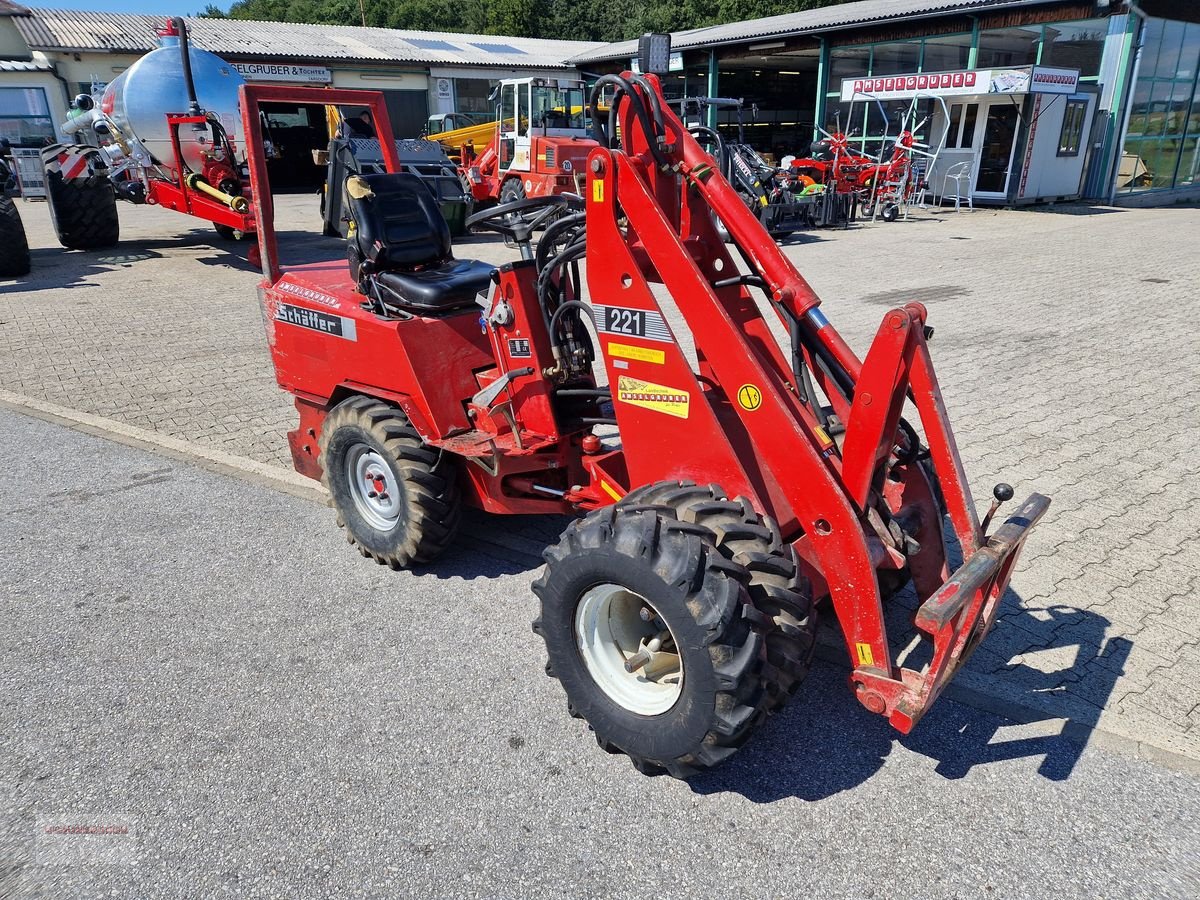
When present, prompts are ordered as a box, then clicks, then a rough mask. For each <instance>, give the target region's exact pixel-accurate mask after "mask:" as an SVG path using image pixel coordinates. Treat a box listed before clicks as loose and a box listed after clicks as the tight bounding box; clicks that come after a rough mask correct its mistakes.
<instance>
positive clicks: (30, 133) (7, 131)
mask: <svg viewBox="0 0 1200 900" xmlns="http://www.w3.org/2000/svg"><path fill="white" fill-rule="evenodd" d="M0 138H4V139H6V140H7V141H8V142H9V143H10V144H12V145H13V146H14V147H42V146H45V145H46V144H48V143H52V142H53V141H54V138H55V134H54V123H53V122H51V121H50V106H49V105H48V104H47V103H46V92H45V90H43V89H42V88H40V87H31V88H21V87H5V88H0Z"/></svg>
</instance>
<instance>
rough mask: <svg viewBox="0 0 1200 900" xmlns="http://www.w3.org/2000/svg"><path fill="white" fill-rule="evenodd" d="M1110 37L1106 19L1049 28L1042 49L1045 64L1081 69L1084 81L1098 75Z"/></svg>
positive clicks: (1060, 24)
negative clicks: (1106, 41) (1106, 37)
mask: <svg viewBox="0 0 1200 900" xmlns="http://www.w3.org/2000/svg"><path fill="white" fill-rule="evenodd" d="M1107 34H1108V20H1107V19H1091V20H1089V21H1086V22H1067V23H1063V22H1057V23H1055V24H1053V25H1047V26H1046V37H1045V43H1044V45H1043V47H1042V65H1043V66H1058V67H1059V68H1063V69H1078V70H1079V74H1080V76H1081V77H1084V78H1087V77H1089V76H1094V75H1099V74H1100V58H1101V57H1102V56H1103V55H1104V38H1105V36H1106V35H1107Z"/></svg>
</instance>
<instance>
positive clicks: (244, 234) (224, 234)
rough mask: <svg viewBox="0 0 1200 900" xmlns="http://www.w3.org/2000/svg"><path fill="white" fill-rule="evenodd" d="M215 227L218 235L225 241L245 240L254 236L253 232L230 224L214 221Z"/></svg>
mask: <svg viewBox="0 0 1200 900" xmlns="http://www.w3.org/2000/svg"><path fill="white" fill-rule="evenodd" d="M213 228H214V229H216V232H217V235H218V236H219V237H220V238H221V240H223V241H245V240H249V239H250V238H251V237H253V232H249V231H242V230H241V229H240V228H233V227H231V226H229V225H222V224H221V223H220V222H213Z"/></svg>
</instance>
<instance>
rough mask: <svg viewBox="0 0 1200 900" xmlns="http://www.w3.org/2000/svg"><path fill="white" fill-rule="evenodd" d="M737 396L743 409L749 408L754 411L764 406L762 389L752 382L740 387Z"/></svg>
mask: <svg viewBox="0 0 1200 900" xmlns="http://www.w3.org/2000/svg"><path fill="white" fill-rule="evenodd" d="M737 397H738V403H739V404H741V407H742V409H748V410H750V411H751V412H753V411H754V410H756V409H758V408H759V407H760V406H762V391H760V390H759V389H758V388H757V387H755V386H754V385H752V384H743V385H742V386H741V387H740V388H738V395H737Z"/></svg>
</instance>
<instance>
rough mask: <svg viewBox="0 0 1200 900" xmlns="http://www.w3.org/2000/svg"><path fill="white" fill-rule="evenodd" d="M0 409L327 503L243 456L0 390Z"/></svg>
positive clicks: (291, 477) (290, 476) (286, 473)
mask: <svg viewBox="0 0 1200 900" xmlns="http://www.w3.org/2000/svg"><path fill="white" fill-rule="evenodd" d="M0 406H2V407H5V408H7V409H11V410H13V411H14V412H20V413H24V414H25V415H30V416H33V417H34V418H38V419H42V420H44V421H47V422H53V423H55V424H57V425H64V426H66V427H68V428H72V429H74V430H75V431H80V432H83V433H84V434H90V435H93V436H94V437H102V438H106V439H108V440H111V441H116V442H117V443H119V444H124V445H125V446H127V447H137V448H139V449H142V450H150V451H153V452H155V453H159V454H161V455H164V456H168V457H171V458H172V459H177V460H180V461H181V462H187V463H191V464H193V465H198V466H200V467H201V468H204V469H207V470H209V471H212V472H218V473H220V474H222V475H232V476H234V477H236V478H241V479H242V480H243V481H249V482H251V483H253V484H258V485H262V486H263V487H269V488H272V489H274V490H277V491H283V492H284V493H285V494H291V495H292V496H294V497H302V498H304V499H305V500H316V501H317V502H319V503H325V502H326V501H327V499H328V494H327V493H326V492H325V489H324V488H323V487H321V486H320V485H319V484H317V483H316V482H315V481H313V480H312V479H310V478H305V477H304V476H303V475H300V474H299V473H298V472H294V471H292V470H289V469H281V468H279V467H278V466H272V465H268V464H267V463H260V462H257V461H255V460H252V459H247V458H246V457H244V456H235V455H234V454H232V453H226V452H225V451H223V450H217V449H215V448H213V447H205V446H203V445H201V444H196V443H193V442H191V441H185V440H181V439H179V438H174V437H171V436H169V435H165V434H159V433H158V432H155V431H149V430H147V429H145V428H138V427H136V426H134V425H126V424H125V423H124V422H117V421H114V420H113V419H105V418H103V417H102V416H94V415H91V414H90V413H84V412H79V411H78V410H74V409H70V408H68V407H65V406H59V405H58V404H57V403H49V402H47V401H45V400H37V399H34V398H33V397H24V396H21V395H20V394H14V393H12V392H11V391H6V390H3V389H0Z"/></svg>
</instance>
